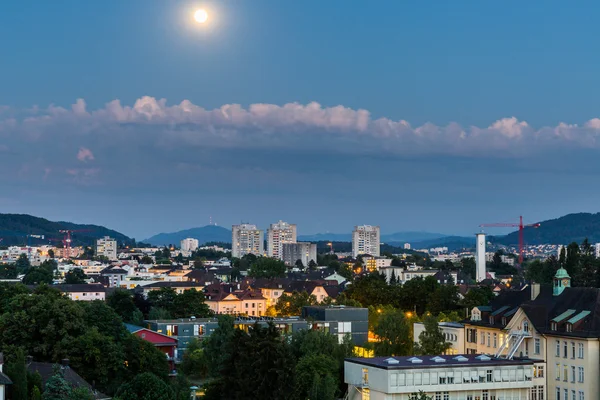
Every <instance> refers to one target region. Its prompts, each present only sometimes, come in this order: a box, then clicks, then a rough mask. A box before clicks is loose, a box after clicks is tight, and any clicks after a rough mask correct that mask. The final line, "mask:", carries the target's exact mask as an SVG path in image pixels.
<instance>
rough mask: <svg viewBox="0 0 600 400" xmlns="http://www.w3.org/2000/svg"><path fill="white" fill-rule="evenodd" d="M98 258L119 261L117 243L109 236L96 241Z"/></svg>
mask: <svg viewBox="0 0 600 400" xmlns="http://www.w3.org/2000/svg"><path fill="white" fill-rule="evenodd" d="M96 256H97V257H100V256H104V257H106V258H108V259H109V260H111V261H112V260H116V259H117V241H116V240H115V239H112V238H111V237H109V236H104V237H103V238H102V239H98V240H96Z"/></svg>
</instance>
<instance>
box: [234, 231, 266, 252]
mask: <svg viewBox="0 0 600 400" xmlns="http://www.w3.org/2000/svg"><path fill="white" fill-rule="evenodd" d="M264 240H265V238H264V233H263V231H262V230H260V229H258V228H257V227H256V225H251V224H240V225H233V226H232V227H231V255H232V256H233V257H237V258H242V257H243V256H245V255H246V254H254V255H255V256H262V255H264V253H265V246H264Z"/></svg>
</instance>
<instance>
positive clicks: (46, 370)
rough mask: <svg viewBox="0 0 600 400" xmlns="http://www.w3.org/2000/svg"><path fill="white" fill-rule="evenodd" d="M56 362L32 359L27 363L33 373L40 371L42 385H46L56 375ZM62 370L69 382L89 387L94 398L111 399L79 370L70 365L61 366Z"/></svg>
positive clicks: (98, 399)
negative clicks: (95, 387)
mask: <svg viewBox="0 0 600 400" xmlns="http://www.w3.org/2000/svg"><path fill="white" fill-rule="evenodd" d="M55 365H56V364H52V363H45V362H36V361H31V362H29V363H28V364H27V371H28V372H32V373H35V372H37V373H39V374H40V376H41V377H42V385H43V386H46V382H48V379H50V378H51V377H52V376H53V375H54V366H55ZM59 368H60V369H61V371H62V372H63V376H64V378H65V380H66V381H67V382H69V383H70V384H71V385H73V386H75V387H85V388H88V389H89V390H90V391H91V392H92V393H93V394H94V398H95V399H97V400H103V399H110V397H109V396H107V395H105V394H102V393H100V392H98V391H96V390H94V388H93V387H92V385H90V384H89V383H87V381H86V380H85V379H83V378H82V377H81V376H79V374H77V372H75V371H74V370H73V369H72V368H71V367H69V366H66V367H65V366H62V365H61V366H59Z"/></svg>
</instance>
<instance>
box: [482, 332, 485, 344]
mask: <svg viewBox="0 0 600 400" xmlns="http://www.w3.org/2000/svg"><path fill="white" fill-rule="evenodd" d="M481 344H485V332H481Z"/></svg>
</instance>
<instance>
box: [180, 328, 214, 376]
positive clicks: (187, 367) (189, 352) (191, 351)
mask: <svg viewBox="0 0 600 400" xmlns="http://www.w3.org/2000/svg"><path fill="white" fill-rule="evenodd" d="M181 371H182V372H183V373H184V374H186V375H187V376H189V377H192V378H204V377H206V376H207V374H208V364H207V359H206V355H205V354H204V350H203V349H202V343H200V341H199V340H198V339H196V338H193V339H192V340H191V341H190V342H189V343H188V345H187V348H186V351H185V353H184V354H183V361H182V363H181Z"/></svg>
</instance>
